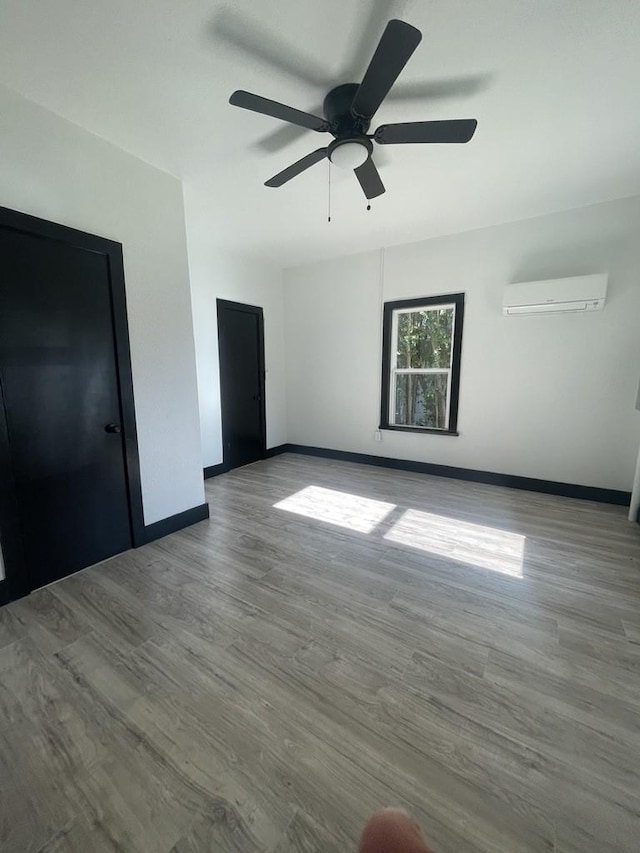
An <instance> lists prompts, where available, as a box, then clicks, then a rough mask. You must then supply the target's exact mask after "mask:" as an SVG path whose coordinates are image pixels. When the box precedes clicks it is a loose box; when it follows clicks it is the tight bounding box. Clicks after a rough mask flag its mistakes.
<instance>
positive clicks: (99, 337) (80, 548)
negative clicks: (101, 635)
mask: <svg viewBox="0 0 640 853" xmlns="http://www.w3.org/2000/svg"><path fill="white" fill-rule="evenodd" d="M0 390H1V393H2V402H3V404H4V410H5V417H6V426H7V431H8V444H9V455H10V461H11V469H12V472H13V481H14V488H15V492H16V501H17V505H18V509H19V518H20V528H21V534H22V535H21V539H22V543H23V550H24V560H25V565H26V569H27V571H28V573H29V576H30V586H31V588H35V587H38V586H41V585H43V584H46V583H49V582H51V581H53V580H56V579H57V578H60V577H63V576H64V575H67V574H70V573H71V572H74V571H77V570H78V569H80V568H83V567H84V566H88V565H90V564H92V563H96V562H99V561H100V560H103V559H105V558H106V557H109V556H112V555H113V554H116V553H118V552H120V551H124V550H126V549H127V548H130V547H131V544H132V542H131V529H130V512H129V503H128V501H129V497H128V491H127V480H126V472H125V459H124V446H123V433H122V428H121V406H120V396H119V386H118V374H117V367H116V354H115V343H114V317H113V309H112V300H111V290H110V278H109V266H108V259H107V257H106V256H105V255H104V254H101V253H99V252H94V251H89V250H87V249H83V248H78V247H76V246H73V245H70V244H67V243H64V242H61V241H57V240H49V239H44V238H42V237H39V236H35V235H31V234H27V233H22V232H19V231H11V230H8V229H7V230H5V229H0Z"/></svg>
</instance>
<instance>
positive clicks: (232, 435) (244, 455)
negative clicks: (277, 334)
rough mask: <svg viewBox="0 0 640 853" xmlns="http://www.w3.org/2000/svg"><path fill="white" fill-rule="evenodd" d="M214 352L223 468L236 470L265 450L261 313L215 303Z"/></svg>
mask: <svg viewBox="0 0 640 853" xmlns="http://www.w3.org/2000/svg"><path fill="white" fill-rule="evenodd" d="M218 346H219V353H220V398H221V406H222V441H223V448H224V464H225V466H226V467H228V468H238V467H239V466H241V465H247V464H248V463H249V462H256V461H257V460H258V459H262V458H263V455H264V449H265V425H264V332H263V317H262V309H261V308H255V307H254V306H252V305H241V304H239V303H233V302H231V303H230V302H225V301H223V300H218Z"/></svg>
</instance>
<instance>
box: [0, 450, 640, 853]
mask: <svg viewBox="0 0 640 853" xmlns="http://www.w3.org/2000/svg"><path fill="white" fill-rule="evenodd" d="M206 489H207V498H208V501H209V506H210V509H211V519H210V521H208V522H201V523H200V524H197V525H195V526H194V527H192V528H189V529H187V530H184V531H181V532H180V533H177V534H175V535H173V536H170V537H167V538H166V539H164V540H161V541H158V542H155V543H153V544H151V545H148V546H146V547H145V548H142V549H140V550H138V551H134V552H130V553H128V554H125V555H122V556H119V557H116V558H114V559H112V560H110V561H108V562H106V563H103V564H101V565H99V566H96V567H93V568H91V569H88V570H85V571H84V572H81V573H79V574H77V575H74V576H73V577H70V578H66V579H65V580H63V581H61V582H59V583H57V584H55V585H53V586H51V587H49V588H47V589H43V590H40V591H39V592H36V593H35V594H33V595H31V596H29V597H28V598H27V599H23V600H22V601H19V602H16V603H14V604H12V605H10V606H8V607H5V608H3V609H1V610H0V849H1V850H2V851H3V853H14V851H15V853H24V851H42V852H43V853H44V851H47V853H51V851H67V850H73V851H82V853H85V851H107V850H124V851H135V853H140V852H141V851H154V853H155V851H175V853H178V852H179V853H186V851H222V852H223V853H224V852H225V851H231V853H233V852H234V851H237V853H257V851H275V853H294V851H295V853H324V851H327V853H338V851H340V853H345V851H351V850H354V849H355V845H356V840H357V837H358V834H359V832H360V830H361V827H362V825H363V823H364V821H365V819H366V817H367V816H368V814H369V813H370V812H371V811H372V810H374V809H376V808H378V807H380V806H384V805H396V804H400V805H403V806H405V807H406V808H407V809H409V811H410V812H411V813H412V814H413V815H415V817H416V818H417V820H418V821H419V822H420V823H421V825H422V827H423V830H424V833H425V836H426V837H427V839H428V840H429V841H430V843H431V844H432V845H433V846H434V848H435V850H436V851H438V853H467V851H469V852H470V853H474V851H485V853H489V851H490V852H491V853H519V851H536V853H537V851H556V853H578V851H580V853H589V851H594V853H595V851H598V853H613V851H617V853H620V851H629V853H631V851H634V853H637V851H638V850H640V547H639V546H640V528H638V527H637V526H635V525H631V524H629V523H628V522H627V521H626V519H625V510H624V509H622V508H620V507H611V506H605V505H599V504H594V503H588V502H581V501H573V500H570V499H565V498H554V497H549V496H544V495H536V494H533V493H527V492H518V491H514V490H508V489H501V488H494V487H491V486H482V485H473V484H469V483H463V482H459V481H454V480H446V479H440V478H435V477H426V476H421V475H413V474H405V473H399V472H391V471H388V470H384V469H379V468H373V467H366V466H357V465H350V464H345V463H338V462H331V461H327V460H319V459H310V458H306V457H302V456H293V455H287V456H281V457H278V458H275V459H272V460H269V461H265V462H261V463H257V464H255V465H252V466H248V467H247V468H244V469H242V470H239V471H236V472H232V473H230V474H226V475H223V476H221V477H218V478H216V479H214V480H210V481H208V482H207V486H206ZM276 504H280V506H275V505H276Z"/></svg>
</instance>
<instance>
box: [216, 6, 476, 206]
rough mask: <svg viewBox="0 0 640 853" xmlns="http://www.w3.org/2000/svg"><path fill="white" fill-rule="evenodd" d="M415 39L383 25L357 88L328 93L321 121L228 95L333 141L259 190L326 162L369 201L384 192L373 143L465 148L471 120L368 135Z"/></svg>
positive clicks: (397, 25) (397, 24)
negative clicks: (352, 179) (350, 178)
mask: <svg viewBox="0 0 640 853" xmlns="http://www.w3.org/2000/svg"><path fill="white" fill-rule="evenodd" d="M421 39H422V33H421V32H420V30H418V29H416V27H412V26H411V25H410V24H407V23H405V22H404V21H398V20H391V21H389V23H388V24H387V26H386V28H385V30H384V32H383V34H382V37H381V38H380V41H379V43H378V47H377V48H376V51H375V53H374V54H373V57H372V59H371V62H370V63H369V67H368V68H367V70H366V72H365V75H364V78H363V80H362V82H361V83H360V84H358V83H343V84H342V85H340V86H336V87H335V88H334V89H331V91H330V92H329V93H328V95H327V96H326V98H325V99H324V104H323V107H322V110H323V112H324V118H320V116H315V115H311V113H306V112H302V111H301V110H296V109H294V108H293V107H289V106H286V105H285V104H280V103H278V102H277V101H271V100H269V99H268V98H263V97H261V96H260V95H254V94H252V93H251V92H245V91H243V90H238V91H236V92H234V93H233V94H232V95H231V97H230V98H229V103H230V104H233V106H235V107H242V108H243V109H245V110H252V111H253V112H256V113H262V114H263V115H268V116H272V117H273V118H277V119H280V120H281V121H286V122H289V123H290V124H295V125H299V126H300V127H305V128H308V129H309V130H315V131H317V132H318V133H330V134H331V135H332V136H333V137H334V139H333V141H332V142H330V143H329V145H328V146H326V147H325V148H318V149H316V150H315V151H312V152H311V154H307V155H306V157H303V158H302V159H301V160H298V161H297V162H296V163H293V164H292V165H291V166H288V167H287V168H286V169H283V170H282V172H278V174H277V175H274V176H273V177H272V178H270V179H269V180H268V181H265V186H267V187H281V186H282V185H283V184H286V183H287V181H290V180H291V179H292V178H295V177H296V175H299V174H300V173H301V172H304V171H305V169H308V168H310V167H311V166H313V165H314V164H315V163H319V162H320V161H321V160H324V159H325V157H327V158H328V159H329V160H330V161H331V163H333V164H335V165H336V166H339V167H341V168H344V169H353V170H354V172H355V175H356V177H357V179H358V181H359V182H360V186H361V187H362V190H363V192H364V194H365V196H366V197H367V198H368V199H372V198H376V196H379V195H382V193H383V192H384V191H385V189H384V185H383V183H382V180H381V178H380V174H379V173H378V170H377V168H376V166H375V163H374V162H373V157H372V154H373V142H377V143H378V144H379V145H399V144H403V143H415V142H419V143H432V142H469V140H470V139H471V137H472V136H473V134H474V133H475V129H476V127H477V124H478V122H477V121H476V119H473V118H472V119H455V120H451V121H410V122H402V123H399V124H383V125H381V126H380V127H378V128H377V130H376V131H375V133H372V134H370V133H368V130H369V125H370V124H371V119H372V118H373V116H374V115H375V113H376V112H377V110H378V108H379V107H380V105H381V103H382V102H383V100H384V99H385V97H386V96H387V94H388V93H389V90H390V89H391V87H392V86H393V84H394V83H395V81H396V79H397V78H398V76H399V75H400V72H401V71H402V69H403V68H404V67H405V65H406V64H407V62H408V61H409V59H410V58H411V55H412V54H413V52H414V50H415V49H416V48H417V46H418V45H419V44H420V41H421ZM372 140H373V142H372Z"/></svg>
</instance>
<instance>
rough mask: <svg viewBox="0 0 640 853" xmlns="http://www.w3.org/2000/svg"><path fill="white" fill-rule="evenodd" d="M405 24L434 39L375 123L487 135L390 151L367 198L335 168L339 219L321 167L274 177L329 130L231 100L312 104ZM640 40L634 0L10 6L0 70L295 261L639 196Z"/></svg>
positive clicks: (252, 239)
mask: <svg viewBox="0 0 640 853" xmlns="http://www.w3.org/2000/svg"><path fill="white" fill-rule="evenodd" d="M391 17H401V18H403V19H404V20H407V21H408V22H409V23H411V24H413V25H415V26H417V27H418V28H419V29H420V30H421V31H422V33H423V40H422V43H421V44H420V46H419V47H418V49H417V51H416V53H415V54H414V56H413V57H412V59H411V60H410V62H409V64H408V65H407V67H406V69H405V71H404V73H403V74H402V76H401V78H400V80H399V81H398V92H397V94H398V95H399V96H402V97H398V98H396V99H395V100H393V101H392V100H389V101H388V102H386V103H385V104H384V105H383V106H382V108H381V109H380V110H379V112H378V113H377V115H376V117H375V119H374V122H373V125H372V129H373V128H375V127H376V126H377V125H379V124H383V123H389V122H394V121H416V120H423V119H445V118H469V117H474V118H477V119H478V122H479V125H478V130H477V132H476V135H475V137H474V139H473V140H472V141H471V142H470V143H469V144H468V145H449V146H446V145H432V146H428V145H422V146H421V145H405V146H386V147H384V148H382V147H378V148H377V151H376V152H375V154H374V156H375V158H376V160H377V162H378V164H379V168H380V172H381V175H382V178H383V181H384V183H385V184H386V187H387V192H386V194H385V195H383V196H381V197H380V198H379V199H374V200H373V202H372V209H371V211H367V210H366V201H365V199H364V196H363V195H362V192H361V190H360V187H359V185H358V183H357V181H356V180H355V177H354V176H353V175H352V174H351V173H344V172H341V171H340V170H338V169H336V168H333V169H332V194H331V195H332V204H331V206H332V221H331V223H328V222H327V196H328V171H329V168H328V165H327V164H326V163H321V164H319V165H317V166H314V167H313V168H312V169H310V170H309V171H308V172H306V173H305V174H303V175H301V176H300V177H298V178H296V179H295V180H294V181H292V182H291V183H289V184H287V185H286V186H284V187H282V188H281V189H268V188H266V187H264V186H263V182H264V181H265V180H266V179H267V178H269V177H271V176H272V175H273V174H274V173H276V172H279V171H280V170H281V169H282V168H284V167H285V166H287V165H289V164H290V163H292V162H293V161H295V160H297V159H299V158H300V157H301V156H303V155H304V154H306V153H308V152H310V151H312V150H314V149H315V148H317V147H319V146H320V145H323V144H326V142H325V137H322V136H320V135H319V134H317V133H315V132H313V131H306V132H304V133H302V134H300V135H297V136H296V138H293V139H290V138H289V132H288V130H287V129H286V128H285V129H284V131H283V129H282V128H283V127H284V126H282V127H281V125H280V124H279V123H278V122H277V121H276V120H274V119H270V118H267V117H265V116H260V115H256V114H252V113H248V112H245V111H243V110H239V109H236V108H234V107H231V106H229V104H228V103H227V101H228V97H229V95H230V94H231V92H232V91H233V90H234V89H237V88H242V89H247V90H250V91H254V92H257V93H258V94H262V95H264V96H266V97H269V98H272V99H275V100H279V101H282V102H285V103H289V104H291V105H292V106H295V107H298V108H299V109H304V110H311V111H316V110H318V108H319V107H320V104H321V103H322V99H323V97H324V95H325V93H326V91H327V90H328V89H329V88H331V87H332V86H333V85H336V84H338V83H341V82H348V81H352V80H353V79H354V78H355V80H356V81H357V80H358V79H359V78H360V76H361V75H362V73H363V71H364V69H365V68H366V65H367V62H368V60H369V58H370V55H371V53H372V52H373V49H374V47H375V44H376V42H377V39H378V37H379V35H380V33H381V32H382V29H383V28H384V24H385V23H386V21H387V20H388V19H389V18H391ZM639 37H640V3H637V2H631V0H517V2H514V0H482V2H477V0H413V2H412V0H404V2H403V0H396V2H394V0H379V2H375V0H322V2H320V0H316V2H311V0H260V2H259V3H258V2H255V0H253V2H252V0H237V2H226V3H223V2H211V1H210V2H205V0H181V2H179V3H177V2H175V0H135V2H131V0H108V2H107V0H100V2H99V1H98V0H47V2H46V3H43V2H41V0H0V82H2V83H4V84H5V85H7V86H9V87H11V88H13V89H15V90H17V91H18V92H20V93H22V94H23V95H25V96H26V97H28V98H30V99H31V100H33V101H35V102H37V103H39V104H41V105H43V106H45V107H47V108H48V109H50V110H53V111H54V112H56V113H58V114H60V115H61V116H64V117H65V118H67V119H70V120H71V121H73V122H76V123H77V124H79V125H81V126H83V127H85V128H87V129H89V130H91V131H92V132H94V133H96V134H98V135H100V136H102V137H104V138H105V139H108V140H110V141H111V142H113V143H115V144H116V145H118V146H120V147H121V148H124V149H126V150H127V151H130V152H132V153H134V154H136V155H137V156H139V157H141V158H142V159H144V160H146V161H148V162H149V163H152V164H154V165H156V166H158V167H160V168H162V169H165V170H167V171H169V172H171V173H173V174H175V175H177V176H179V177H181V178H182V179H183V180H184V182H185V186H186V188H187V189H186V198H187V203H188V207H187V212H188V215H189V216H196V217H197V218H198V220H199V221H198V223H197V226H198V227H199V228H200V229H204V231H205V232H208V233H210V238H211V241H212V244H215V245H216V246H220V247H223V248H225V249H228V250H231V251H235V252H245V253H248V254H251V255H255V256H257V257H263V258H266V259H269V260H271V261H274V262H276V263H278V264H279V265H282V266H289V265H292V264H297V263H302V262H305V261H307V260H315V259H318V258H324V257H331V256H335V255H340V254H344V253H348V252H352V251H361V250H365V249H369V248H374V247H379V246H381V245H391V244H395V243H402V242H407V241H411V240H417V239H423V238H426V237H429V236H435V235H439V234H446V233H452V232H456V231H462V230H467V229H470V228H477V227H482V226H484V225H491V224H496V223H499V222H505V221H511V220H515V219H522V218H526V217H529V216H535V215H539V214H542V213H547V212H550V211H555V210H562V209H568V208H571V207H578V206H581V205H584V204H589V203H593V202H597V201H603V200H606V199H611V198H618V197H623V196H629V195H634V194H636V193H640V144H639V143H640V110H638V91H640V59H639V57H640V52H639V51H638V43H639V41H638V40H639ZM276 131H280V132H279V133H275V132H276ZM326 139H327V141H328V140H329V137H327V138H326ZM283 142H285V143H286V145H285V147H282V148H281V149H280V150H272V149H273V148H274V147H275V146H276V145H277V144H281V143H283Z"/></svg>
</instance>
